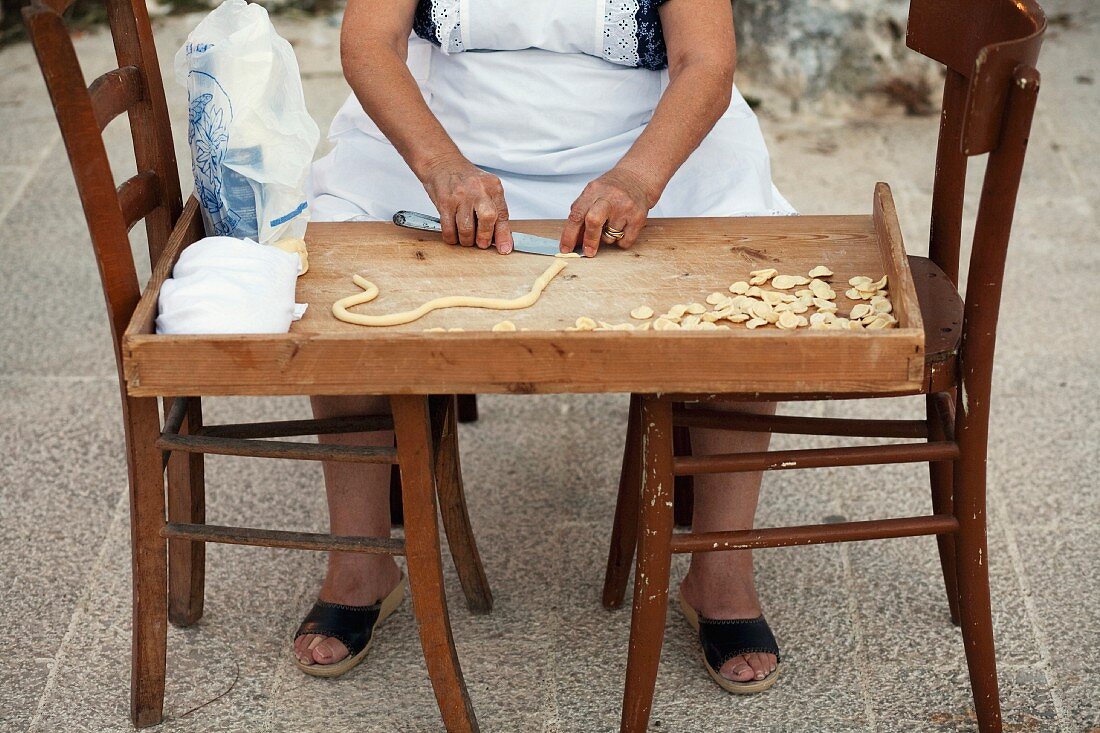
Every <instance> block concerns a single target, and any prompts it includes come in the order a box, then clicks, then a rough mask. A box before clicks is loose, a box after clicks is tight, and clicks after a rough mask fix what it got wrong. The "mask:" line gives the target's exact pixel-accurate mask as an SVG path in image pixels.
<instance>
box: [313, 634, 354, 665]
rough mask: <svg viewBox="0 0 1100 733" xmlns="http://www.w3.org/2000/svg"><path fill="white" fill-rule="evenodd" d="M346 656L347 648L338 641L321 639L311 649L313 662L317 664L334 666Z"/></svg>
mask: <svg viewBox="0 0 1100 733" xmlns="http://www.w3.org/2000/svg"><path fill="white" fill-rule="evenodd" d="M347 655H348V648H347V647H346V646H344V645H343V643H342V642H341V641H340V640H338V639H332V638H322V640H321V641H320V642H319V643H318V644H317V646H315V647H314V648H313V661H315V662H317V664H335V663H336V662H339V661H340V660H341V659H343V658H344V657H346V656H347Z"/></svg>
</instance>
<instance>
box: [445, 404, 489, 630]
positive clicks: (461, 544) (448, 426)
mask: <svg viewBox="0 0 1100 733" xmlns="http://www.w3.org/2000/svg"><path fill="white" fill-rule="evenodd" d="M455 403H456V399H455V396H454V395H438V396H434V397H432V398H431V399H430V405H431V415H432V423H433V424H432V434H433V437H435V439H436V446H435V448H436V450H435V476H436V493H437V494H438V496H439V511H440V514H441V515H442V516H443V529H445V530H446V532H447V543H448V544H449V545H450V548H451V558H452V559H453V560H454V564H455V569H456V570H457V571H458V579H459V581H460V582H461V583H462V590H463V592H464V593H465V594H466V607H467V608H469V609H470V611H471V612H472V613H489V612H490V611H492V610H493V592H492V590H490V589H489V580H488V578H486V577H485V568H484V567H483V566H482V564H481V555H480V554H478V551H477V542H476V541H475V539H474V530H473V527H472V526H471V525H470V513H469V511H468V510H467V509H466V492H465V490H464V488H463V485H462V464H461V461H460V460H459V450H458V422H457V421H456V419H455V418H456V413H457V411H458V410H457V405H456V404H455Z"/></svg>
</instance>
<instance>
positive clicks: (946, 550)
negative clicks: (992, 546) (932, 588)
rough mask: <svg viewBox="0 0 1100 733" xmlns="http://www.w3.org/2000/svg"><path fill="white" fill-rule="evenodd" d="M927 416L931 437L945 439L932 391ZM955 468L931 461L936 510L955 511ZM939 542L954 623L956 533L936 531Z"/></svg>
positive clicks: (956, 621) (956, 620) (956, 611)
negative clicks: (953, 486)
mask: <svg viewBox="0 0 1100 733" xmlns="http://www.w3.org/2000/svg"><path fill="white" fill-rule="evenodd" d="M926 405H927V416H928V429H929V434H928V439H929V440H934V441H938V440H945V439H946V437H947V436H945V435H944V434H943V430H942V429H941V427H940V421H939V419H938V413H937V412H936V408H935V406H934V403H933V401H932V395H928V396H927V398H926ZM954 470H955V464H954V461H933V462H932V463H930V464H928V477H929V479H930V483H931V485H932V511H933V512H935V513H936V514H951V513H953V511H954V503H955V502H954V499H953V498H952V491H953V489H952V482H951V474H952V472H953V471H954ZM936 544H937V545H938V546H939V551H940V569H941V570H942V571H943V585H944V588H945V590H946V591H947V606H948V610H949V611H950V613H951V623H953V624H955V625H956V626H958V625H959V589H958V584H957V583H956V582H955V535H953V534H941V535H936Z"/></svg>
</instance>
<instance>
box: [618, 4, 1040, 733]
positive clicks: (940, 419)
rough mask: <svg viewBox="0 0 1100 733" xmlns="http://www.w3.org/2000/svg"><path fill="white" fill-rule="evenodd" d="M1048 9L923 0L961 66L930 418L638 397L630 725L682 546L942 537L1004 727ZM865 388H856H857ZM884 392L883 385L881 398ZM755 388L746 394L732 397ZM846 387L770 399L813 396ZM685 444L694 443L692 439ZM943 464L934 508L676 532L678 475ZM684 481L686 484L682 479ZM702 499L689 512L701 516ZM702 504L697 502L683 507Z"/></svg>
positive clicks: (622, 536)
mask: <svg viewBox="0 0 1100 733" xmlns="http://www.w3.org/2000/svg"><path fill="white" fill-rule="evenodd" d="M1045 29H1046V20H1045V17H1044V15H1043V11H1042V9H1041V8H1040V7H1039V6H1038V5H1037V4H1036V3H1035V2H1034V0H974V1H973V2H967V3H959V2H954V1H953V0H912V3H911V5H910V13H909V29H908V37H907V43H908V45H909V47H910V48H912V49H914V50H915V51H918V52H920V53H922V54H924V55H925V56H928V57H931V58H933V59H935V60H937V61H939V62H940V63H943V64H944V65H945V66H946V67H947V79H946V84H945V88H944V99H943V114H942V118H941V128H940V138H939V146H938V148H939V149H938V152H937V160H936V178H935V184H934V191H933V200H932V226H931V245H930V250H929V256H928V258H923V257H910V264H911V266H912V271H913V276H914V279H915V281H916V284H917V290H918V296H919V300H920V307H921V315H922V317H923V319H924V323H925V328H926V350H927V359H926V364H925V378H924V386H923V389H922V390H920V392H919V393H921V394H924V395H926V406H927V409H926V414H925V416H924V419H920V420H851V419H833V418H810V417H794V416H763V415H750V414H738V413H732V412H726V411H722V410H717V409H711V408H708V407H703V408H702V409H688V408H687V407H686V406H685V405H684V404H683V403H685V402H689V401H700V402H705V401H706V400H707V398H705V397H699V396H669V395H634V396H632V398H631V406H630V424H629V429H628V436H627V442H626V449H625V451H624V456H623V471H622V478H621V480H620V486H619V499H618V506H617V508H616V514H615V527H614V531H613V535H612V543H611V552H610V555H609V558H608V568H607V576H606V581H605V586H604V598H603V600H604V605H605V606H607V607H608V608H613V607H616V606H618V605H619V604H620V603H621V602H622V600H623V595H624V593H625V589H626V582H627V575H628V573H629V570H630V565H631V560H632V558H633V554H634V549H635V546H637V550H638V566H637V572H636V575H635V583H634V609H633V617H632V623H631V631H630V649H629V655H628V663H627V679H626V690H625V694H624V701H623V717H622V728H621V730H622V731H624V732H626V731H644V730H646V725H647V721H648V719H649V713H650V706H651V704H652V699H653V689H654V683H655V679H656V673H657V665H658V663H659V660H660V653H661V643H662V639H663V637H664V627H665V614H666V608H667V604H668V585H669V565H670V560H671V554H672V553H674V552H691V553H694V552H712V551H725V550H743V549H755V548H762V547H783V546H791V545H805V544H816V543H825V542H847V541H855V540H871V539H883V538H889V537H908V536H914V535H926V534H935V535H936V536H937V539H938V542H939V552H940V560H941V564H942V568H943V576H944V581H945V585H946V589H947V597H948V603H949V605H950V610H951V618H952V620H953V621H955V622H956V623H959V624H961V626H962V633H963V641H964V646H965V650H966V659H967V664H968V666H969V669H970V682H971V687H972V689H973V694H974V705H975V709H976V711H977V717H978V727H979V729H980V730H981V731H983V733H989V732H990V731H1000V730H1001V712H1000V702H999V697H998V689H997V669H996V658H995V655H994V648H993V626H992V620H991V616H990V598H989V578H988V570H987V567H988V562H987V561H988V554H987V549H986V519H985V491H986V488H985V471H986V465H985V464H986V450H987V442H988V426H989V397H990V382H991V376H992V371H993V350H994V344H995V338H996V327H997V313H998V308H999V305H1000V297H1001V282H1002V276H1003V273H1004V264H1005V255H1006V251H1007V247H1008V239H1009V230H1010V228H1011V224H1012V217H1013V209H1014V207H1015V203H1016V194H1017V190H1018V187H1019V182H1020V174H1021V170H1022V167H1023V162H1024V154H1025V150H1026V147H1027V142H1028V134H1029V131H1030V127H1031V120H1032V115H1033V113H1034V109H1035V100H1036V95H1037V93H1038V91H1039V74H1038V72H1037V71H1036V70H1035V63H1036V60H1037V58H1038V55H1039V49H1040V46H1041V43H1042V37H1043V33H1044V31H1045ZM978 155H988V160H987V167H986V173H985V179H984V183H983V186H982V192H981V198H980V203H979V207H978V213H977V221H976V225H975V233H974V240H973V252H972V254H971V257H970V266H969V276H968V285H967V288H966V298H965V301H964V300H963V299H962V298H961V297H960V295H959V292H958V289H957V284H958V273H959V260H960V241H961V230H962V212H963V194H964V184H965V175H966V166H967V160H968V158H970V157H972V156H978ZM841 396H842V397H854V396H855V395H841ZM866 396H868V397H869V396H875V395H866ZM731 397H735V398H736V399H743V397H742V396H731ZM820 397H835V396H831V395H809V394H783V395H761V396H759V399H766V400H780V401H788V400H805V399H815V398H820ZM684 427H700V428H711V429H728V430H742V431H755V432H771V433H793V434H804V435H805V434H809V435H837V436H866V437H887V438H909V439H921V440H923V441H924V442H915V443H901V444H895V445H873V446H854V447H842V448H827V449H813V450H789V451H766V452H763V453H752V454H742V455H713V456H697V457H693V456H691V455H685V454H683V453H681V452H680V449H679V448H675V449H674V446H673V443H674V441H675V439H674V431H676V430H680V429H682V428H684ZM681 441H682V439H681ZM926 461H927V462H928V463H929V464H930V469H931V488H932V514H930V515H927V516H921V517H905V518H895V519H880V520H871V521H857V522H844V523H840V524H829V525H809V526H798V527H777V528H767V529H750V530H741V531H731V532H716V533H710V534H694V533H690V532H687V533H676V534H674V533H673V522H674V520H673V514H674V509H673V507H674V501H673V497H672V496H671V494H672V493H673V492H674V491H678V490H680V488H681V487H680V484H679V483H678V482H674V477H675V478H676V479H679V478H680V477H682V476H690V475H693V474H705V473H726V472H739V471H766V470H776V469H788V468H791V469H795V468H819V467H824V466H855V465H873V464H884V463H920V462H926ZM674 483H675V484H676V485H675V487H674ZM685 510H686V511H685ZM687 512H690V509H689V508H688V507H684V506H681V511H680V512H678V513H679V514H680V515H681V516H682V515H684V514H685V513H687Z"/></svg>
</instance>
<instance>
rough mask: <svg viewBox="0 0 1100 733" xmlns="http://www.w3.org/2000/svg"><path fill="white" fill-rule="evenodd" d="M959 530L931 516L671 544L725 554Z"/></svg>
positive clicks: (678, 537)
mask: <svg viewBox="0 0 1100 733" xmlns="http://www.w3.org/2000/svg"><path fill="white" fill-rule="evenodd" d="M958 528H959V522H958V520H956V519H955V517H953V516H951V515H950V514H931V515H928V516H925V517H901V518H897V519H873V520H865V521H860V522H838V523H836V524H808V525H800V526H796V527H768V528H765V529H742V530H736V531H732V532H706V533H701V534H695V533H692V532H681V533H678V534H673V535H672V540H671V543H670V545H671V548H672V552H721V551H723V550H753V549H759V548H764V547H792V546H795V545H821V544H828V543H832V542H856V541H861V540H881V539H888V538H893V537H916V536H919V535H929V534H950V533H952V532H955V531H957V530H958Z"/></svg>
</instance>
